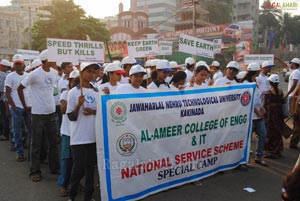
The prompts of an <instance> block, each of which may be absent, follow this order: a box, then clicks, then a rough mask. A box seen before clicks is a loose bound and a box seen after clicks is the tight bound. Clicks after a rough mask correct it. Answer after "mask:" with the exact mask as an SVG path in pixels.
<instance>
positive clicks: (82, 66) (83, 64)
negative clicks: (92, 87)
mask: <svg viewBox="0 0 300 201" xmlns="http://www.w3.org/2000/svg"><path fill="white" fill-rule="evenodd" d="M89 66H94V67H95V69H98V68H99V65H98V64H97V63H81V64H80V71H84V69H86V68H87V67H89Z"/></svg>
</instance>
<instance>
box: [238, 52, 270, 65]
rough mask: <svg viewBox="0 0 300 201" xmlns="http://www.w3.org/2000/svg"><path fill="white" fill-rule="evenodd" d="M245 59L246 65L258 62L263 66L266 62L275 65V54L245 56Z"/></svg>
mask: <svg viewBox="0 0 300 201" xmlns="http://www.w3.org/2000/svg"><path fill="white" fill-rule="evenodd" d="M244 58H245V64H246V65H248V64H250V63H252V62H256V63H259V64H260V65H261V64H262V63H263V62H264V61H271V62H272V63H274V54H248V55H245V56H244Z"/></svg>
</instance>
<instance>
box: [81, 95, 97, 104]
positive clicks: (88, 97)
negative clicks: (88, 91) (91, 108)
mask: <svg viewBox="0 0 300 201" xmlns="http://www.w3.org/2000/svg"><path fill="white" fill-rule="evenodd" d="M84 100H85V102H87V103H94V102H95V100H96V99H95V97H94V96H91V95H85V96H84Z"/></svg>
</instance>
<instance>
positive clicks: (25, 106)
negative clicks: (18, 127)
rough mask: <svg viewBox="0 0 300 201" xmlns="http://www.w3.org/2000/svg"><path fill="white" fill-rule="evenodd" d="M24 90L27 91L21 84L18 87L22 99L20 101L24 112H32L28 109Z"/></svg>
mask: <svg viewBox="0 0 300 201" xmlns="http://www.w3.org/2000/svg"><path fill="white" fill-rule="evenodd" d="M24 89H25V87H24V86H23V85H22V84H20V85H19V87H18V95H19V98H20V101H21V103H22V105H23V108H24V110H27V111H29V110H31V108H30V107H27V105H26V101H25V96H24Z"/></svg>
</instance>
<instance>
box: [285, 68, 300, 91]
mask: <svg viewBox="0 0 300 201" xmlns="http://www.w3.org/2000/svg"><path fill="white" fill-rule="evenodd" d="M293 80H297V81H298V83H297V86H296V88H297V87H298V86H299V85H300V71H299V69H295V70H293V72H292V73H291V75H290V77H289V85H288V91H289V90H290V88H292V85H293ZM296 88H295V89H296ZM295 89H294V91H293V92H292V93H290V95H289V96H293V94H294V92H295Z"/></svg>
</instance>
